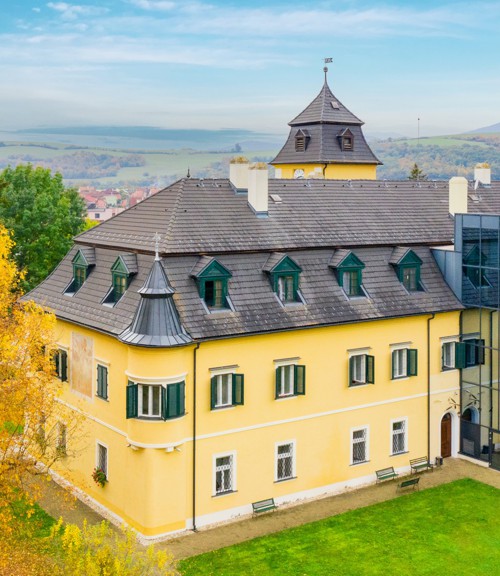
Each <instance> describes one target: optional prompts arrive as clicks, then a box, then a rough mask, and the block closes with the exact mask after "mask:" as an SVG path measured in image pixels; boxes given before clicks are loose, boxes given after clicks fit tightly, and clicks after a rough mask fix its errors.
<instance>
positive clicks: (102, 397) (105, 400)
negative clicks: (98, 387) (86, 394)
mask: <svg viewBox="0 0 500 576" xmlns="http://www.w3.org/2000/svg"><path fill="white" fill-rule="evenodd" d="M95 397H96V398H99V400H104V402H109V398H108V397H106V398H104V396H99V394H96V395H95Z"/></svg>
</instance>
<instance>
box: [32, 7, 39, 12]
mask: <svg viewBox="0 0 500 576" xmlns="http://www.w3.org/2000/svg"><path fill="white" fill-rule="evenodd" d="M31 10H33V12H40V8H36V7H35V8H32V9H31Z"/></svg>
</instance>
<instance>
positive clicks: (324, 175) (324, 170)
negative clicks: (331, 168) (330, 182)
mask: <svg viewBox="0 0 500 576" xmlns="http://www.w3.org/2000/svg"><path fill="white" fill-rule="evenodd" d="M327 166H328V164H325V165H324V166H323V180H326V167H327Z"/></svg>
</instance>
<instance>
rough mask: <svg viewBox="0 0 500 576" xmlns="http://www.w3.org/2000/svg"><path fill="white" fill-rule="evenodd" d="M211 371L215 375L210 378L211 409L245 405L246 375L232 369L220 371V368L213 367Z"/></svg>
mask: <svg viewBox="0 0 500 576" xmlns="http://www.w3.org/2000/svg"><path fill="white" fill-rule="evenodd" d="M235 368H237V367H235ZM211 372H212V374H213V376H212V377H211V379H210V409H211V410H216V409H218V408H228V407H229V406H241V405H243V404H244V380H245V377H244V375H243V374H236V373H235V372H233V371H232V370H231V369H224V370H221V372H220V373H218V369H213V370H211Z"/></svg>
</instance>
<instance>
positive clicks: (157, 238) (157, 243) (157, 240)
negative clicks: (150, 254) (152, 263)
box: [153, 232, 161, 260]
mask: <svg viewBox="0 0 500 576" xmlns="http://www.w3.org/2000/svg"><path fill="white" fill-rule="evenodd" d="M153 240H154V241H155V260H159V259H160V240H161V236H160V235H159V234H158V232H156V234H155V235H154V236H153Z"/></svg>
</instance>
